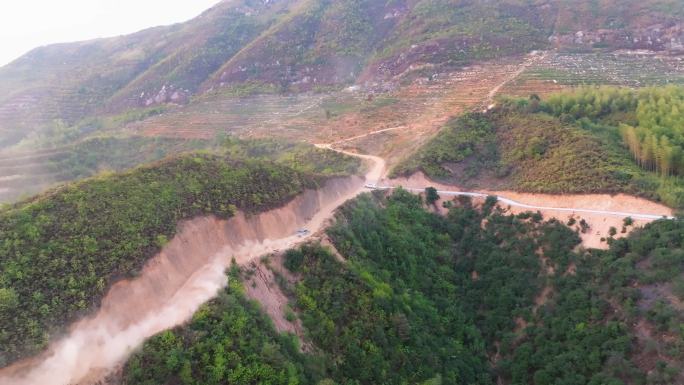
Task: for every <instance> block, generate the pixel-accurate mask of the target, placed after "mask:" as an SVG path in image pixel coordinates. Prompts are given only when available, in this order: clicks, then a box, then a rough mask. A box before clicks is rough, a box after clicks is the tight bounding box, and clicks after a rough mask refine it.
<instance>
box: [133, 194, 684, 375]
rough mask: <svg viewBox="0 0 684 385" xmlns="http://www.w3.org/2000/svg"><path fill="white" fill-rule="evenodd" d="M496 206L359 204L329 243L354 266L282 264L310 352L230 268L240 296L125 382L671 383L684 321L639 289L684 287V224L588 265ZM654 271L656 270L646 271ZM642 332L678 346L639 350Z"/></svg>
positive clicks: (663, 226)
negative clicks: (250, 297)
mask: <svg viewBox="0 0 684 385" xmlns="http://www.w3.org/2000/svg"><path fill="white" fill-rule="evenodd" d="M493 204H494V200H493V199H488V200H487V201H486V202H484V203H483V204H482V205H474V204H473V202H471V201H470V200H469V199H460V200H458V201H454V202H451V203H450V204H449V205H451V206H452V208H451V209H450V211H449V214H448V215H447V216H440V215H436V214H434V213H432V210H431V209H429V207H428V206H426V203H425V202H423V201H422V200H421V198H420V197H418V196H414V195H411V194H409V193H407V192H405V191H402V190H399V191H397V192H395V193H394V194H392V195H390V196H388V197H384V196H381V195H374V196H371V195H364V196H362V197H360V198H358V199H357V200H355V201H353V202H351V203H348V204H347V205H345V206H344V207H343V208H342V210H341V211H340V213H339V215H338V217H337V221H336V223H335V224H334V225H333V226H332V227H331V228H330V229H329V230H328V234H329V236H330V238H331V239H332V240H333V243H334V244H335V246H336V249H337V250H338V251H339V252H340V253H341V255H342V257H343V258H344V259H341V258H339V257H335V256H334V255H333V254H332V253H331V252H330V251H329V250H327V249H325V248H323V247H321V246H319V245H317V244H309V245H305V246H303V247H301V248H299V249H295V250H290V251H288V252H287V253H286V256H285V266H286V267H287V268H288V269H290V270H291V272H292V273H293V274H294V275H295V276H296V277H298V278H297V280H296V282H294V283H293V282H291V281H289V280H287V279H281V280H280V281H279V282H280V285H281V287H282V288H283V290H284V292H285V293H287V294H288V296H289V297H290V299H291V309H292V311H291V312H290V313H289V314H288V315H287V317H288V319H290V320H294V319H295V318H297V317H298V318H299V319H300V320H301V321H302V324H303V326H304V329H305V336H304V339H305V340H304V341H298V338H297V337H295V336H293V335H280V336H279V335H278V334H277V333H276V332H275V331H274V328H273V326H272V324H270V323H269V322H268V320H266V319H265V318H264V316H263V315H262V313H261V312H259V310H258V308H259V306H258V305H256V304H255V303H250V302H248V301H246V300H245V299H244V296H243V295H242V294H241V293H242V289H241V285H240V284H239V282H238V281H239V279H240V277H243V279H246V278H247V277H248V275H249V271H248V269H242V272H241V273H240V272H239V271H238V270H239V269H238V267H237V266H236V267H234V268H233V269H232V270H231V272H230V279H229V282H230V283H231V284H230V287H229V288H228V289H226V291H225V293H223V294H222V295H221V296H220V297H219V298H218V299H216V300H214V301H212V302H211V303H210V304H208V305H206V306H204V307H203V308H202V309H201V310H200V311H199V312H198V313H197V314H196V315H195V317H194V318H193V321H192V322H190V323H189V324H188V325H186V326H182V327H179V328H176V329H175V330H172V331H169V332H165V333H162V334H161V335H159V336H157V337H155V338H154V339H152V340H151V341H149V342H148V343H146V344H145V346H144V347H143V349H142V350H141V351H139V352H138V353H137V354H136V355H135V356H134V357H133V358H132V359H131V360H130V361H129V363H128V364H127V366H126V367H125V370H124V378H125V381H124V382H125V383H127V384H159V383H180V384H224V383H231V384H251V383H269V384H285V383H288V384H319V385H320V384H326V385H329V384H478V383H480V384H494V383H497V381H502V383H506V384H532V383H534V384H560V383H562V384H578V385H579V384H597V385H598V384H615V385H618V384H649V385H651V384H654V385H655V384H671V383H675V382H676V381H677V377H676V376H677V373H678V372H679V368H678V366H677V365H676V362H677V361H678V360H680V359H681V354H682V353H679V352H681V351H682V350H680V347H681V346H684V345H683V344H684V340H682V337H681V335H682V333H681V330H680V325H681V323H680V322H681V320H682V319H683V318H682V312H681V310H677V309H675V308H673V307H672V305H671V304H672V302H670V301H669V300H668V297H667V296H661V298H660V299H659V300H658V301H653V300H649V301H651V303H643V301H644V300H645V299H644V295H643V293H646V292H645V291H644V292H643V293H642V287H643V288H644V289H647V286H642V285H654V284H656V283H657V282H660V283H668V282H670V281H671V280H673V279H674V280H675V281H677V280H678V279H679V278H676V277H679V276H680V275H681V274H682V265H681V263H680V262H678V261H680V259H678V256H679V255H680V254H681V250H682V246H684V226H683V225H682V224H681V223H680V222H675V221H659V222H656V223H654V224H652V225H649V226H647V227H646V228H645V229H644V230H640V231H637V232H635V233H634V234H633V235H632V236H631V237H629V238H628V239H626V240H613V239H610V240H609V242H610V244H611V248H610V250H608V251H597V250H592V251H583V250H582V249H576V246H577V244H578V243H579V237H578V235H577V234H576V233H575V232H573V231H572V230H570V229H569V228H568V227H566V226H565V225H564V224H562V223H559V222H557V221H554V220H551V221H544V220H543V219H542V217H541V215H539V214H537V213H524V214H520V215H517V216H514V215H508V214H506V213H505V212H502V211H501V210H500V209H497V208H495V207H494V206H493ZM625 225H626V226H630V225H631V224H630V223H629V221H628V220H627V221H626V223H625ZM644 260H649V262H650V263H651V264H652V267H649V268H648V269H644V268H643V267H641V265H643V263H644ZM675 261H677V262H675ZM656 277H657V278H656ZM646 282H648V283H646ZM681 295H682V296H684V291H682V293H681ZM637 305H638V306H637ZM635 324H639V325H646V326H644V327H645V328H653V330H661V331H665V332H666V333H667V335H668V337H667V338H665V339H663V338H661V337H660V336H659V334H658V333H657V332H656V333H653V334H652V335H650V336H641V335H640V334H638V332H637V329H636V328H635V327H634V326H633V325H635ZM302 343H303V344H304V345H306V346H307V347H306V348H305V349H304V351H301V350H299V346H301V344H302Z"/></svg>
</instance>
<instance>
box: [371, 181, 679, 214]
mask: <svg viewBox="0 0 684 385" xmlns="http://www.w3.org/2000/svg"><path fill="white" fill-rule="evenodd" d="M426 187H430V186H426ZM366 188H368V189H372V190H392V189H397V188H399V187H398V186H374V185H366ZM403 188H404V190H407V191H410V192H413V193H420V192H424V191H425V189H424V188H423V189H421V188H413V187H403ZM437 194H439V195H445V196H469V197H473V198H487V197H488V196H493V197H495V198H496V199H497V201H498V202H499V204H504V205H508V206H512V207H519V208H522V209H527V210H539V211H561V212H569V213H577V214H599V215H607V216H613V217H620V218H633V219H646V220H658V219H675V217H673V216H671V215H667V214H644V213H636V212H624V211H608V210H593V209H588V208H581V207H550V206H536V205H530V204H526V203H522V202H518V201H515V200H513V199H509V198H506V197H503V196H500V195H495V194H486V193H481V192H474V191H448V190H437Z"/></svg>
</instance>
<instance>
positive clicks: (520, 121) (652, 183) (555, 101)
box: [394, 86, 684, 207]
mask: <svg viewBox="0 0 684 385" xmlns="http://www.w3.org/2000/svg"><path fill="white" fill-rule="evenodd" d="M683 92H684V91H683V89H682V88H681V87H675V86H669V87H660V88H644V89H639V90H630V89H626V88H616V87H598V88H596V87H592V88H580V89H578V90H576V91H567V92H561V93H558V94H554V95H550V96H549V97H548V98H546V99H545V100H540V99H539V97H538V96H536V95H532V96H531V97H530V98H529V99H503V100H502V101H501V104H500V106H499V107H497V108H495V109H494V110H491V111H489V112H487V113H484V114H470V115H466V116H464V117H460V118H455V119H453V120H452V121H451V122H450V123H449V124H447V126H446V127H444V129H443V130H442V131H441V132H440V133H439V135H437V137H435V138H434V139H433V140H432V141H431V142H430V143H428V144H427V145H426V146H425V147H424V148H422V149H421V150H419V151H418V153H417V154H415V155H413V156H412V157H410V158H408V159H406V160H405V161H404V162H403V163H402V164H400V165H399V166H398V167H397V168H395V170H394V174H395V175H408V174H410V173H412V172H415V171H418V170H420V171H423V172H425V173H426V174H427V175H428V176H429V177H431V178H435V179H437V180H446V181H455V182H456V183H459V184H465V185H466V186H482V187H487V188H509V189H516V190H521V191H531V192H548V193H563V192H565V193H591V192H610V193H617V192H626V193H630V194H635V195H641V196H645V197H648V198H651V199H655V200H660V201H662V202H665V203H666V204H668V205H670V206H674V207H683V206H684V185H682V182H681V178H680V174H681V172H682V169H683V167H684V163H683V162H684V160H683V159H684V158H682V157H683V155H682V154H683V150H682V146H683V145H684V142H682V132H681V130H682V124H681V123H682V119H683V118H682V116H681V113H680V109H681V108H684V106H683V105H682V95H684V94H683Z"/></svg>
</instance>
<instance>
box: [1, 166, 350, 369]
mask: <svg viewBox="0 0 684 385" xmlns="http://www.w3.org/2000/svg"><path fill="white" fill-rule="evenodd" d="M317 156H318V157H321V158H322V159H327V161H328V169H327V170H324V171H325V172H328V173H335V172H339V173H345V172H347V171H349V169H350V166H349V165H350V164H352V165H357V166H358V162H354V161H352V162H351V163H349V162H347V161H345V160H344V157H342V156H339V155H326V154H318V155H317ZM234 159H237V158H226V157H223V156H218V155H209V154H195V155H192V154H191V155H185V156H181V157H178V158H173V159H169V160H165V161H163V162H161V163H158V164H156V165H152V166H147V167H142V168H138V169H135V170H133V171H129V172H127V173H124V174H115V175H106V176H101V177H97V178H94V179H88V180H85V181H82V182H78V183H74V184H71V185H67V186H63V187H60V188H57V189H55V190H53V191H50V192H48V193H46V194H44V195H42V196H38V197H35V198H33V199H30V200H28V201H25V202H21V203H18V204H16V205H13V206H9V207H6V208H4V209H2V210H1V211H0V239H1V241H0V294H2V295H0V297H1V298H0V321H1V322H0V324H2V328H0V346H1V347H2V348H1V349H0V360H1V361H2V363H6V362H8V361H12V360H14V359H16V358H18V357H21V356H24V355H26V354H28V353H33V352H36V351H38V350H39V349H41V348H43V347H44V346H45V344H46V342H47V341H48V339H49V338H50V336H51V335H54V333H58V332H60V331H61V330H62V329H63V327H64V325H66V324H67V323H68V322H70V321H73V320H74V318H76V317H78V316H79V315H83V314H84V313H85V312H86V311H88V310H90V309H91V308H92V307H93V306H96V305H97V303H98V301H99V299H100V298H101V297H102V296H103V295H104V293H105V291H106V290H107V288H108V287H109V286H110V285H111V284H112V282H113V281H114V280H116V279H119V278H121V277H127V276H131V275H134V274H135V272H137V271H139V269H140V268H141V267H142V265H143V264H144V263H145V261H146V260H147V259H148V258H149V257H151V256H152V255H154V254H155V253H156V252H157V251H159V249H160V247H161V245H163V244H164V243H165V242H166V240H168V239H171V238H172V237H173V235H174V233H175V229H176V224H177V223H178V221H180V220H182V219H187V218H191V217H194V216H197V215H206V214H215V215H218V216H220V217H229V216H231V215H233V213H234V212H235V211H236V210H244V211H248V212H258V211H262V210H266V209H269V208H273V207H277V206H279V205H280V204H282V203H284V202H286V201H287V200H289V199H291V198H292V197H294V196H295V195H297V194H298V193H300V192H301V191H302V190H303V189H305V188H313V187H315V186H316V185H317V183H318V181H320V180H321V178H323V177H322V176H315V175H314V174H311V173H302V172H298V171H295V170H293V169H292V168H289V167H286V166H283V165H279V164H276V163H272V162H268V161H248V160H234ZM352 168H353V167H352ZM318 175H320V174H318Z"/></svg>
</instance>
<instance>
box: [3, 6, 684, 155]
mask: <svg viewBox="0 0 684 385" xmlns="http://www.w3.org/2000/svg"><path fill="white" fill-rule="evenodd" d="M683 14H684V6H682V3H681V2H679V1H676V0H647V1H635V0H620V1H615V0H611V1H601V2H597V1H590V0H582V1H572V2H568V1H566V0H553V1H520V0H505V1H500V0H496V1H495V0H486V1H464V0H395V1H388V2H383V1H370V0H341V1H330V0H275V1H265V0H226V1H223V2H220V3H219V4H217V5H216V6H215V7H213V8H212V9H210V10H207V11H206V12H205V13H203V14H202V15H200V16H199V17H197V18H195V19H193V20H190V21H188V22H186V23H182V24H177V25H172V26H167V27H157V28H151V29H148V30H144V31H141V32H138V33H135V34H132V35H128V36H122V37H116V38H109V39H98V40H93V41H86V42H78V43H69V44H59V45H52V46H48V47H42V48H37V49H35V50H33V51H31V52H29V53H28V54H26V55H25V56H23V57H21V58H19V59H17V60H16V61H14V62H12V63H11V64H9V65H7V66H5V67H2V68H0V146H3V147H4V146H7V145H11V144H14V143H16V142H18V141H20V140H21V139H22V138H25V137H26V136H28V135H31V134H36V133H44V132H49V131H50V130H53V129H55V128H56V127H57V128H58V127H60V126H62V125H66V126H67V127H76V126H79V123H81V122H82V120H83V119H84V118H86V117H92V116H99V115H102V114H118V113H122V112H125V111H127V110H128V109H131V108H147V107H151V106H158V105H164V104H168V103H171V104H181V105H183V104H187V103H192V102H194V101H195V98H194V97H195V96H197V95H198V94H202V93H206V92H209V91H211V92H217V93H218V95H219V96H220V95H222V94H224V93H225V94H231V90H235V89H242V88H244V87H248V88H249V89H251V90H253V91H255V92H281V93H282V92H299V91H325V90H329V89H331V88H332V89H339V88H341V87H343V86H347V85H350V84H354V83H359V84H366V83H367V82H368V84H372V83H373V82H378V81H383V82H387V81H389V82H394V81H396V79H395V77H397V76H399V75H401V76H404V75H407V74H408V73H410V72H412V71H413V70H420V69H424V68H430V71H431V72H433V73H434V72H439V71H441V70H443V69H453V68H458V67H462V66H465V65H468V64H471V63H473V62H477V61H479V60H487V59H495V58H501V57H505V56H510V55H521V54H525V53H527V52H529V51H530V50H535V49H545V48H552V47H559V48H562V49H566V48H570V49H573V50H577V49H579V50H592V49H608V50H612V49H618V48H647V49H653V50H657V51H677V50H681V49H684V45H683V44H682V39H683V36H682V32H681V29H678V27H677V23H678V22H681V18H682V15H683ZM578 33H579V34H578Z"/></svg>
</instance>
